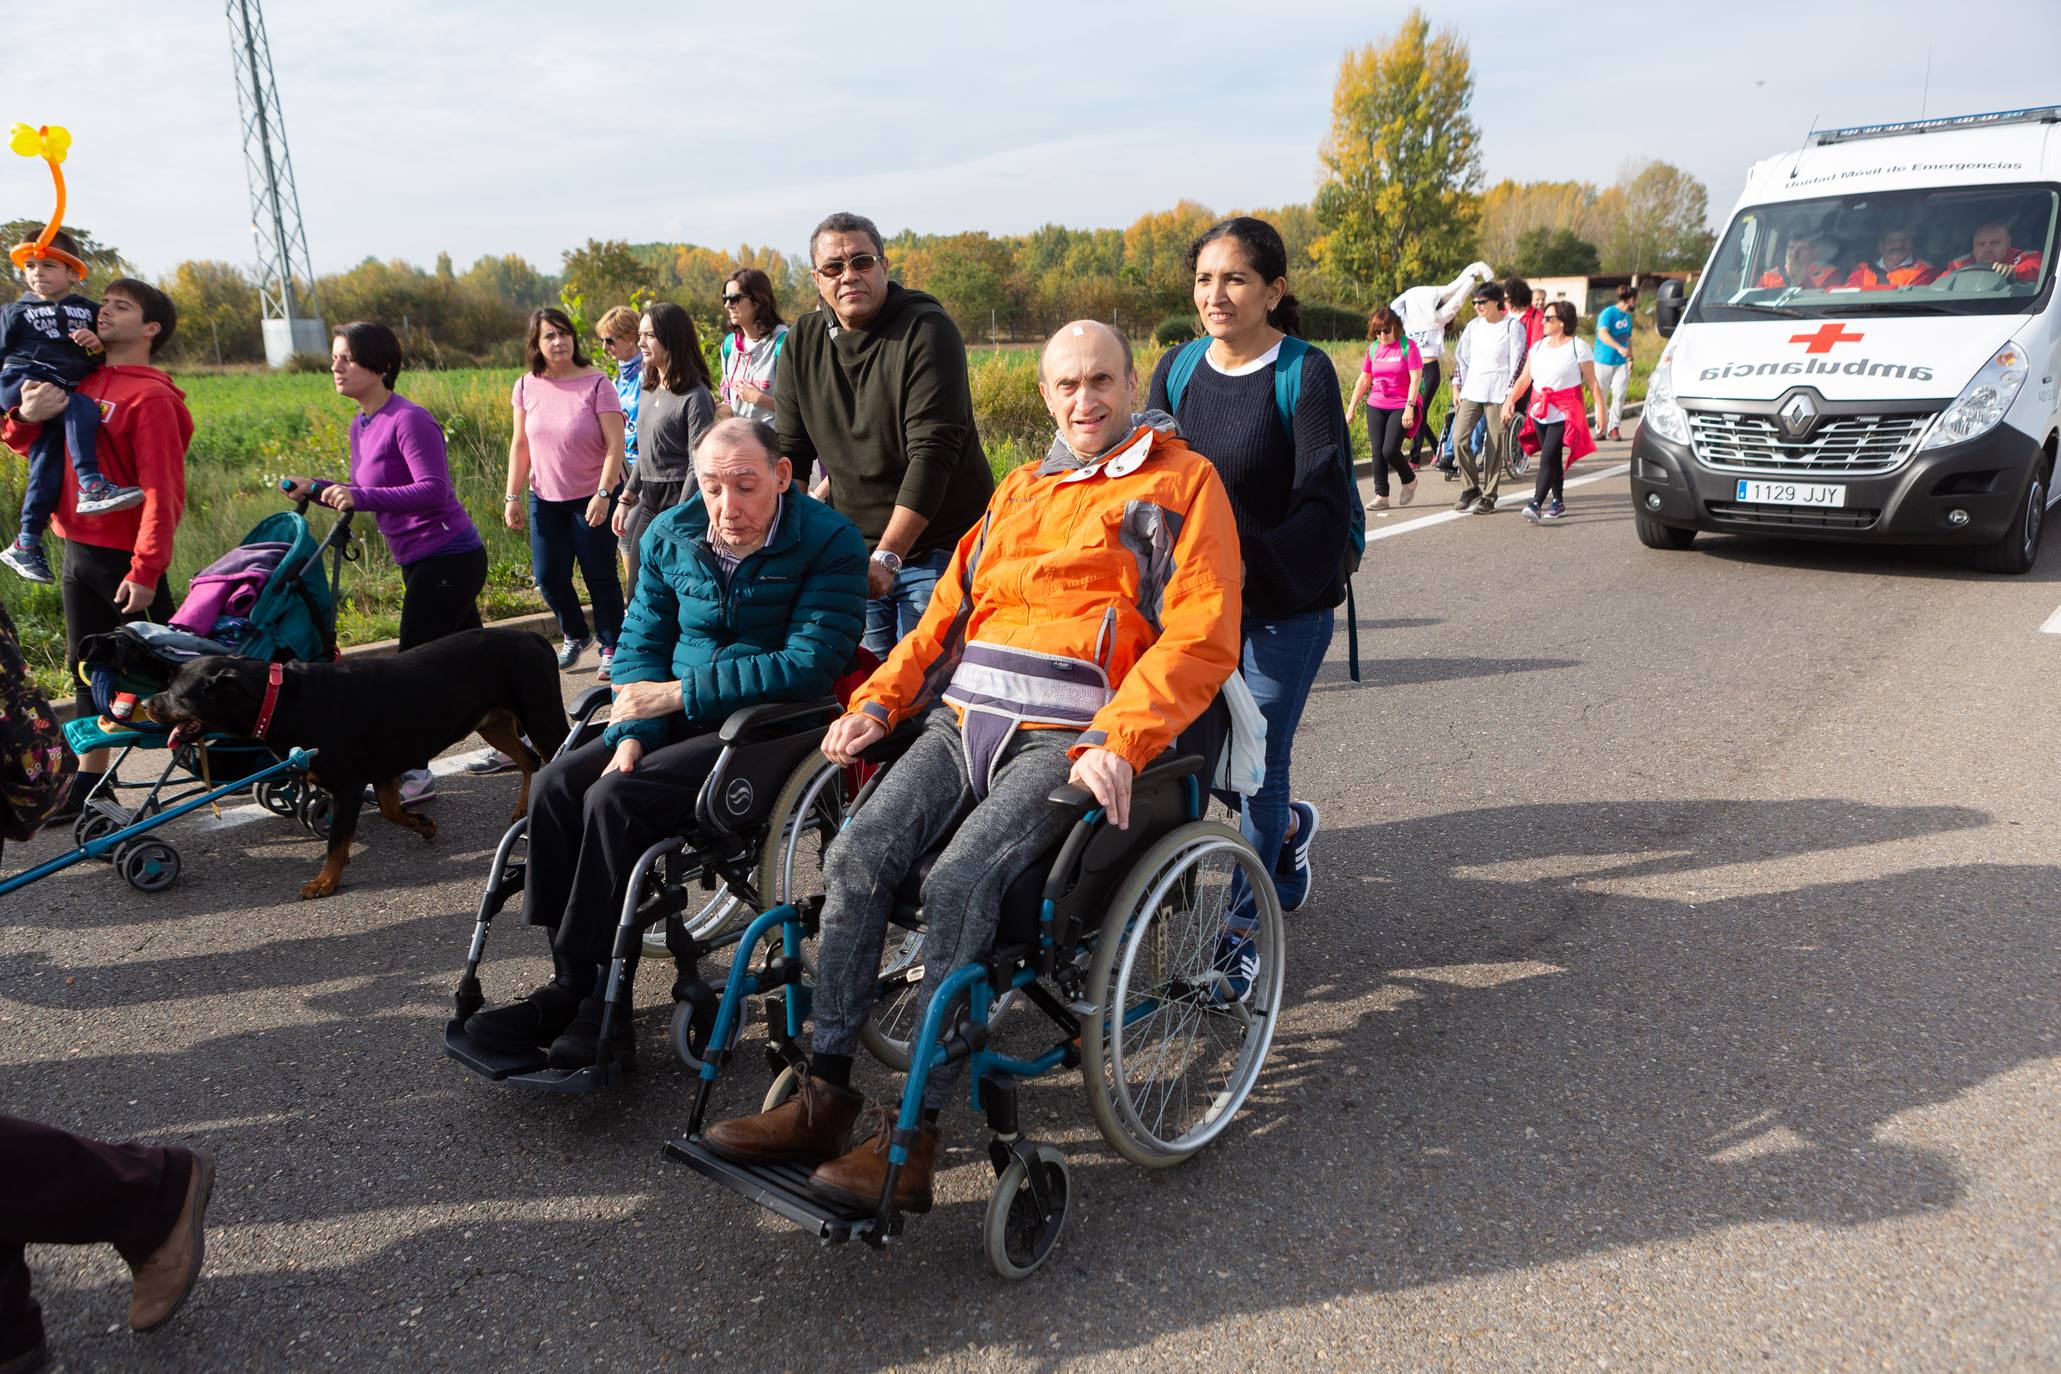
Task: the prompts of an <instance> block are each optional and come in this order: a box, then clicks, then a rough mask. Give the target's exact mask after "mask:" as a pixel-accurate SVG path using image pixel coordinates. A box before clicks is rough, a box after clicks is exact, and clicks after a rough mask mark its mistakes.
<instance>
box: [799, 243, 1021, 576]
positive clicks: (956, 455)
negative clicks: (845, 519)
mask: <svg viewBox="0 0 2061 1374" xmlns="http://www.w3.org/2000/svg"><path fill="white" fill-rule="evenodd" d="M834 323H836V317H835V316H833V315H832V314H831V313H830V311H829V310H827V309H822V310H813V311H810V312H809V313H808V314H806V315H803V316H802V317H801V318H800V319H798V320H796V321H795V322H794V324H793V326H792V327H791V328H790V329H789V330H788V334H787V349H786V351H785V352H783V353H782V354H781V355H780V371H779V373H778V374H777V375H776V376H775V377H774V379H773V398H774V422H773V423H774V428H775V429H776V430H778V431H779V435H780V451H781V452H782V453H784V454H786V455H787V456H788V457H789V458H790V459H792V460H793V461H794V471H795V476H796V478H797V480H805V479H806V478H807V476H808V473H809V464H810V461H811V460H814V461H817V462H820V463H822V464H823V467H824V469H825V470H826V471H828V472H829V474H830V504H831V505H833V506H835V507H836V508H837V509H838V511H839V513H840V514H843V515H848V516H850V517H851V519H852V521H853V523H855V524H857V525H858V527H859V532H860V533H861V534H863V535H865V536H866V543H867V546H868V547H869V548H870V547H871V546H873V545H874V544H877V543H878V542H879V541H880V536H881V533H882V531H884V530H885V529H886V528H887V521H888V517H889V516H890V515H892V514H893V513H894V508H895V507H896V506H907V507H908V508H909V509H910V510H913V511H915V512H916V513H917V514H918V515H921V516H923V517H924V518H925V519H927V520H929V521H930V524H929V525H928V526H926V527H925V528H924V531H923V533H922V534H921V535H919V536H917V539H916V542H915V543H914V544H913V545H911V546H910V548H909V555H910V556H911V557H916V556H920V555H922V554H926V553H929V552H930V551H932V550H933V549H944V550H946V551H947V552H949V551H950V550H951V549H952V548H953V547H954V546H955V545H957V544H958V542H959V536H960V535H962V534H964V533H966V531H967V530H969V529H971V528H972V527H973V524H974V522H975V521H977V520H979V519H980V517H981V512H982V511H984V510H986V509H987V504H988V497H990V496H992V495H993V494H994V490H995V478H994V474H993V473H991V472H990V471H989V470H988V460H987V455H986V454H984V453H982V452H981V448H980V435H979V434H978V433H976V432H975V430H974V426H973V396H972V393H971V392H969V391H968V390H967V385H966V341H965V340H964V339H962V338H960V337H959V328H958V326H957V325H955V324H953V323H952V317H951V316H950V315H947V314H946V313H945V308H944V307H943V306H941V305H939V304H938V303H937V301H936V299H935V298H933V297H931V296H927V295H925V294H924V293H923V292H921V291H910V290H908V289H907V288H905V287H903V286H901V285H899V284H897V283H894V282H890V283H888V288H887V300H886V301H884V302H883V303H882V304H881V307H880V313H879V314H878V315H875V316H874V317H873V318H872V319H870V320H868V321H867V322H866V323H865V325H863V326H862V327H860V328H858V329H841V330H839V331H838V332H837V334H836V335H835V336H834V337H833V336H832V335H831V333H830V326H831V325H832V324H834Z"/></svg>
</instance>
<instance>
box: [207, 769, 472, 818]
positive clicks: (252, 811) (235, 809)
mask: <svg viewBox="0 0 2061 1374" xmlns="http://www.w3.org/2000/svg"><path fill="white" fill-rule="evenodd" d="M477 752H478V751H477V750H467V751H466V752H465V753H463V754H453V755H451V756H450V757H449V758H443V759H431V760H430V764H429V771H430V772H432V773H434V774H436V775H437V776H438V777H440V778H442V777H449V776H450V775H451V774H453V773H456V772H460V771H462V770H463V769H464V767H465V761H466V760H467V759H469V758H471V757H472V756H473V754H475V753H477ZM493 776H496V777H499V776H504V775H502V774H494V775H493ZM230 795H231V796H234V795H236V794H235V793H233V792H232V793H231V794H230ZM199 814H200V817H201V819H200V823H199V824H198V825H197V826H195V827H194V828H195V829H197V830H229V829H232V828H234V827H236V826H239V825H249V824H250V823H251V822H252V821H262V820H266V819H268V818H269V819H272V820H284V819H285V817H283V816H274V815H273V814H272V813H271V812H270V811H267V810H266V809H265V808H264V807H262V806H259V805H258V804H257V803H256V802H242V803H239V804H238V805H235V806H229V807H224V808H223V810H222V814H221V815H219V816H211V815H208V814H206V813H205V812H201V813H199Z"/></svg>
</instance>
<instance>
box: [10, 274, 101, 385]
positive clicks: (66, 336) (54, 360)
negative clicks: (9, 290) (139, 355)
mask: <svg viewBox="0 0 2061 1374" xmlns="http://www.w3.org/2000/svg"><path fill="white" fill-rule="evenodd" d="M99 320H100V307H99V306H97V305H95V304H93V302H92V301H90V300H87V299H86V298H85V297H84V296H81V295H79V294H78V293H77V292H73V293H72V294H71V295H69V296H66V297H65V298H64V299H63V300H60V301H46V300H44V299H43V298H42V297H40V296H34V295H24V296H23V297H22V298H21V299H20V300H18V301H16V302H15V303H14V304H13V305H10V306H8V307H7V309H6V311H5V312H4V313H0V372H4V373H5V374H6V375H7V376H8V377H9V378H17V377H33V378H34V379H35V380H37V381H39V382H56V383H57V384H58V385H59V386H61V387H63V388H64V389H65V390H66V391H75V390H77V389H78V385H79V383H80V382H83V381H85V380H86V376H87V374H88V373H90V372H92V371H93V369H94V368H96V367H98V366H100V358H99V355H98V354H93V353H88V352H87V351H86V350H85V349H83V348H81V347H79V345H77V344H75V343H73V342H72V331H73V330H74V329H91V328H93V326H94V325H95V324H97V323H98V322H99Z"/></svg>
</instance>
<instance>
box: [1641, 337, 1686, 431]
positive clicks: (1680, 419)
mask: <svg viewBox="0 0 2061 1374" xmlns="http://www.w3.org/2000/svg"><path fill="white" fill-rule="evenodd" d="M1639 423H1640V424H1642V425H1651V426H1653V432H1654V433H1655V434H1658V435H1659V436H1660V437H1661V438H1663V439H1666V440H1667V441H1669V442H1670V443H1676V444H1686V443H1688V442H1689V416H1688V413H1687V412H1686V411H1684V410H1683V409H1682V407H1681V405H1680V403H1679V402H1677V401H1676V400H1675V360H1674V350H1673V349H1669V350H1668V351H1667V352H1666V353H1665V354H1663V355H1662V356H1661V359H1660V365H1659V366H1658V367H1656V368H1654V369H1653V375H1652V376H1651V377H1649V378H1647V379H1646V408H1645V409H1644V410H1643V411H1641V412H1640V413H1639Z"/></svg>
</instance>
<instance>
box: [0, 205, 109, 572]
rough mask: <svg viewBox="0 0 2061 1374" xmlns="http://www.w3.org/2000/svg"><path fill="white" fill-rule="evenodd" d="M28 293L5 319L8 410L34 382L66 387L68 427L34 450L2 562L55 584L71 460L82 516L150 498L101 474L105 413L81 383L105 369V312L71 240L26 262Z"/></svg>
mask: <svg viewBox="0 0 2061 1374" xmlns="http://www.w3.org/2000/svg"><path fill="white" fill-rule="evenodd" d="M21 275H22V281H23V282H24V283H25V284H26V285H27V287H28V293H27V294H26V295H24V296H23V297H22V298H21V299H20V300H18V301H16V302H14V303H13V304H12V305H10V306H8V307H7V309H6V311H5V313H4V314H0V410H13V409H14V408H15V407H16V406H18V405H20V404H21V393H22V388H23V387H24V386H26V385H27V384H28V383H30V382H48V383H51V384H52V385H55V386H59V387H62V388H63V389H64V391H65V393H66V396H67V397H68V400H67V402H66V404H65V408H64V417H63V423H62V424H50V425H45V426H44V427H43V432H42V433H41V434H39V435H37V436H36V441H35V443H34V444H32V445H31V446H30V448H29V477H28V483H27V487H26V490H25V491H24V492H23V495H22V503H21V529H20V532H19V533H17V534H16V535H15V538H14V542H13V543H12V544H11V545H9V546H8V548H7V549H6V550H5V551H4V552H0V563H5V564H6V565H7V566H8V567H9V568H11V569H13V570H14V571H15V572H17V573H19V574H20V575H21V576H23V577H26V578H28V579H29V580H30V581H31V582H50V581H53V580H55V579H53V578H52V576H51V573H50V564H49V562H48V561H47V560H46V559H45V558H44V556H43V531H44V530H45V529H46V528H48V526H49V524H50V514H51V512H52V511H53V510H54V509H56V506H57V501H58V496H59V494H60V493H61V492H62V490H63V487H64V463H65V454H66V451H67V450H69V452H70V455H71V465H72V471H73V472H75V473H76V474H77V475H78V482H79V499H78V505H77V509H78V513H79V514H80V515H100V514H103V513H105V512H107V511H115V510H122V509H124V508H126V507H129V506H133V505H135V504H137V503H138V502H140V501H141V500H142V499H143V491H142V488H140V487H125V486H118V485H116V484H115V483H113V482H110V481H108V480H107V479H106V478H105V477H103V476H101V473H100V462H99V459H98V457H97V454H96V447H95V436H96V434H97V433H98V431H99V428H100V407H99V406H98V405H97V404H95V402H94V401H93V399H92V398H91V397H88V396H82V395H80V394H79V384H80V383H81V382H83V381H85V380H86V378H87V376H88V375H90V374H91V373H92V371H93V370H94V369H95V368H97V367H98V366H100V353H101V347H100V339H99V337H98V336H97V335H95V334H94V332H93V326H94V324H95V323H97V322H98V320H99V315H100V309H99V307H98V306H96V305H95V304H94V303H93V302H92V301H91V300H88V299H87V298H86V297H85V296H83V295H80V294H79V293H78V292H77V291H76V290H75V288H76V287H77V286H78V284H79V283H80V282H82V281H84V280H85V278H86V264H85V262H84V261H83V260H81V259H80V257H79V252H78V244H77V243H76V242H74V241H73V239H72V238H71V236H70V235H68V234H65V233H61V232H60V233H57V234H54V235H52V236H51V239H50V242H49V244H48V246H47V247H45V248H44V249H42V250H41V251H40V252H38V253H35V254H32V255H29V256H27V257H26V258H25V259H24V260H22V262H21Z"/></svg>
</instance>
